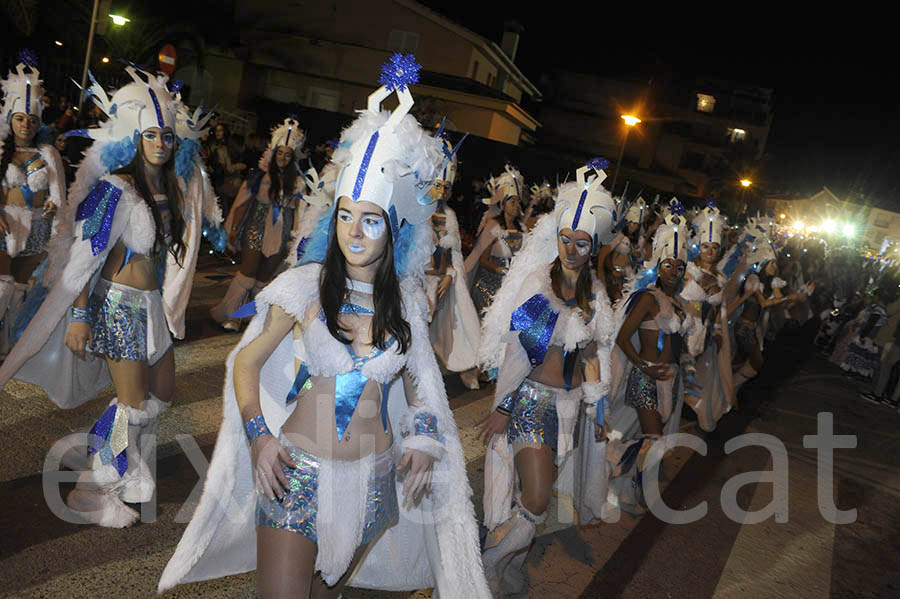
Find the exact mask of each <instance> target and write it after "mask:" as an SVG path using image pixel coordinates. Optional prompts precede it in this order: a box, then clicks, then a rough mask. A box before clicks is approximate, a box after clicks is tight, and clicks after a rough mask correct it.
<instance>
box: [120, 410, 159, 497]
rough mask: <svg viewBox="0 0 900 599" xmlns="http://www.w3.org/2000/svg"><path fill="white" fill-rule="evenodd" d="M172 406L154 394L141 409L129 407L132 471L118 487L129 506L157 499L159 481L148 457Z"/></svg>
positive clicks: (127, 452) (126, 473) (130, 463)
mask: <svg viewBox="0 0 900 599" xmlns="http://www.w3.org/2000/svg"><path fill="white" fill-rule="evenodd" d="M169 405H171V404H169V403H166V402H164V401H161V400H160V399H159V398H157V397H156V396H154V395H153V394H150V395H149V397H148V398H147V399H146V400H145V401H144V404H143V406H142V407H141V409H140V410H136V409H134V408H128V447H126V448H125V453H126V455H127V456H128V470H127V471H126V472H125V474H124V475H122V480H121V481H120V484H119V486H118V490H119V497H121V498H122V501H124V502H126V503H145V502H147V501H150V499H151V498H152V497H153V491H154V489H155V488H156V482H155V479H154V476H153V473H152V472H151V471H150V467H149V465H148V464H147V457H149V456H148V454H153V453H154V451H155V448H156V430H157V428H158V427H159V417H160V415H161V414H162V413H163V412H164V411H165V410H166V409H167V408H168V407H169Z"/></svg>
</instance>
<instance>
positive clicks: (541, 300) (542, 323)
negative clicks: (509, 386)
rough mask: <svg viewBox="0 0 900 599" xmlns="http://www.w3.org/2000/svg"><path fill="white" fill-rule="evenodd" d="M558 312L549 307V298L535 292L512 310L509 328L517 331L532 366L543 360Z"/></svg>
mask: <svg viewBox="0 0 900 599" xmlns="http://www.w3.org/2000/svg"><path fill="white" fill-rule="evenodd" d="M557 318H559V313H558V312H554V311H553V308H551V307H550V300H548V299H547V298H546V297H544V296H543V295H541V294H540V293H536V294H535V295H533V296H531V297H530V298H529V299H528V300H526V301H525V303H524V304H522V305H521V306H519V307H518V308H516V309H515V310H513V313H512V315H511V316H510V319H509V330H510V331H519V343H521V344H522V347H523V348H524V349H525V353H526V354H528V360H529V361H530V362H531V365H532V366H536V365H537V364H540V363H542V362H543V361H544V356H545V355H546V353H547V349H548V348H549V347H550V339H551V338H552V337H553V329H555V328H556V320H557Z"/></svg>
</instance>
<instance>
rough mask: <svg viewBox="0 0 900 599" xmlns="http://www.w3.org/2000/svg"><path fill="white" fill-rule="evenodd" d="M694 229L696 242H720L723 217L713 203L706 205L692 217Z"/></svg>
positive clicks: (722, 230)
mask: <svg viewBox="0 0 900 599" xmlns="http://www.w3.org/2000/svg"><path fill="white" fill-rule="evenodd" d="M693 225H694V229H695V230H696V232H697V238H696V239H697V243H718V244H719V245H720V246H721V244H722V237H723V232H724V230H725V219H724V218H722V215H721V214H719V209H718V208H716V207H715V206H714V205H711V204H707V206H706V207H705V208H704V209H703V210H701V211H700V214H698V215H697V216H696V217H695V218H694V223H693Z"/></svg>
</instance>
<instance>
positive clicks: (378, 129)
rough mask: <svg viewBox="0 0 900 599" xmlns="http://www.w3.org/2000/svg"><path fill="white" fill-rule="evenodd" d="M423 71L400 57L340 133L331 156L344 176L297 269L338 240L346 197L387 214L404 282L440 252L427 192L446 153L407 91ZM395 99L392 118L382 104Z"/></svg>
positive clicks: (388, 66)
mask: <svg viewBox="0 0 900 599" xmlns="http://www.w3.org/2000/svg"><path fill="white" fill-rule="evenodd" d="M418 70H419V65H417V64H416V62H415V58H414V57H413V56H412V55H407V56H402V55H400V54H395V55H394V56H393V57H391V61H390V62H388V63H387V64H385V65H384V66H383V67H382V74H381V79H380V81H381V82H382V83H383V84H384V85H382V86H381V87H380V88H378V89H377V90H376V91H375V92H373V93H372V94H371V95H370V96H369V103H368V108H366V109H365V110H360V111H359V116H358V117H357V119H356V120H355V121H354V122H353V124H351V125H350V126H349V127H348V128H347V129H345V130H344V131H343V133H342V134H341V141H340V144H339V146H338V148H337V149H336V150H335V152H334V155H333V156H332V161H333V162H334V164H335V166H336V168H337V169H339V172H338V173H337V178H336V182H335V191H334V196H333V197H334V203H333V205H332V209H331V210H329V211H327V212H326V213H325V214H324V215H323V216H322V218H321V219H319V222H318V224H317V226H316V229H315V231H313V233H312V234H311V235H310V236H309V238H308V241H307V242H306V243H305V246H304V248H303V250H302V258H301V260H300V261H299V262H298V263H297V264H298V265H300V264H306V263H308V262H322V261H324V259H325V253H326V251H327V248H328V240H329V239H330V237H331V235H333V230H332V227H331V224H330V223H331V221H332V219H333V212H334V208H335V207H336V206H337V205H338V200H339V199H340V198H342V197H348V198H350V199H351V200H353V201H354V202H360V201H365V202H372V203H373V204H375V205H377V206H379V207H380V208H381V209H382V210H384V212H385V213H386V214H387V215H388V220H389V221H390V225H391V233H392V235H393V240H394V268H395V270H396V272H397V275H398V276H400V277H403V276H406V275H407V274H413V273H415V274H418V273H421V272H422V270H423V269H424V267H425V263H426V262H427V261H428V259H429V257H430V255H431V252H432V249H433V248H434V242H433V240H432V230H431V224H430V223H429V220H428V219H429V218H431V215H432V214H433V213H434V210H435V200H434V198H432V197H430V196H429V195H428V191H429V190H430V189H431V186H432V184H433V182H434V180H435V178H436V177H437V174H438V170H439V169H440V167H441V165H442V164H443V160H444V152H443V150H442V147H443V143H442V141H441V140H440V139H438V138H435V137H433V136H432V135H430V134H428V133H427V132H426V131H425V130H424V129H422V127H421V126H419V123H418V122H417V121H416V119H415V118H414V117H413V116H412V115H411V114H409V109H410V108H412V105H413V98H412V94H410V93H409V89H408V85H409V84H411V83H415V82H417V81H418ZM395 92H396V94H397V96H398V98H399V100H400V104H399V106H398V107H397V108H395V109H394V111H393V112H391V111H388V110H382V109H381V103H382V102H383V101H384V100H385V99H386V98H387V97H388V96H390V95H391V94H392V93H395ZM323 177H324V173H323ZM318 184H319V183H318V182H316V185H317V186H318ZM419 225H426V226H419Z"/></svg>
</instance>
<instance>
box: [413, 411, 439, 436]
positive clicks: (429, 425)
mask: <svg viewBox="0 0 900 599" xmlns="http://www.w3.org/2000/svg"><path fill="white" fill-rule="evenodd" d="M413 428H414V429H415V434H416V435H423V436H425V437H431V438H432V439H434V440H435V441H440V442H441V443H443V442H444V435H442V434H441V433H440V432H439V431H438V419H437V416H435V415H434V414H432V413H431V412H419V413H417V414H416V415H415V416H414V417H413Z"/></svg>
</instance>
